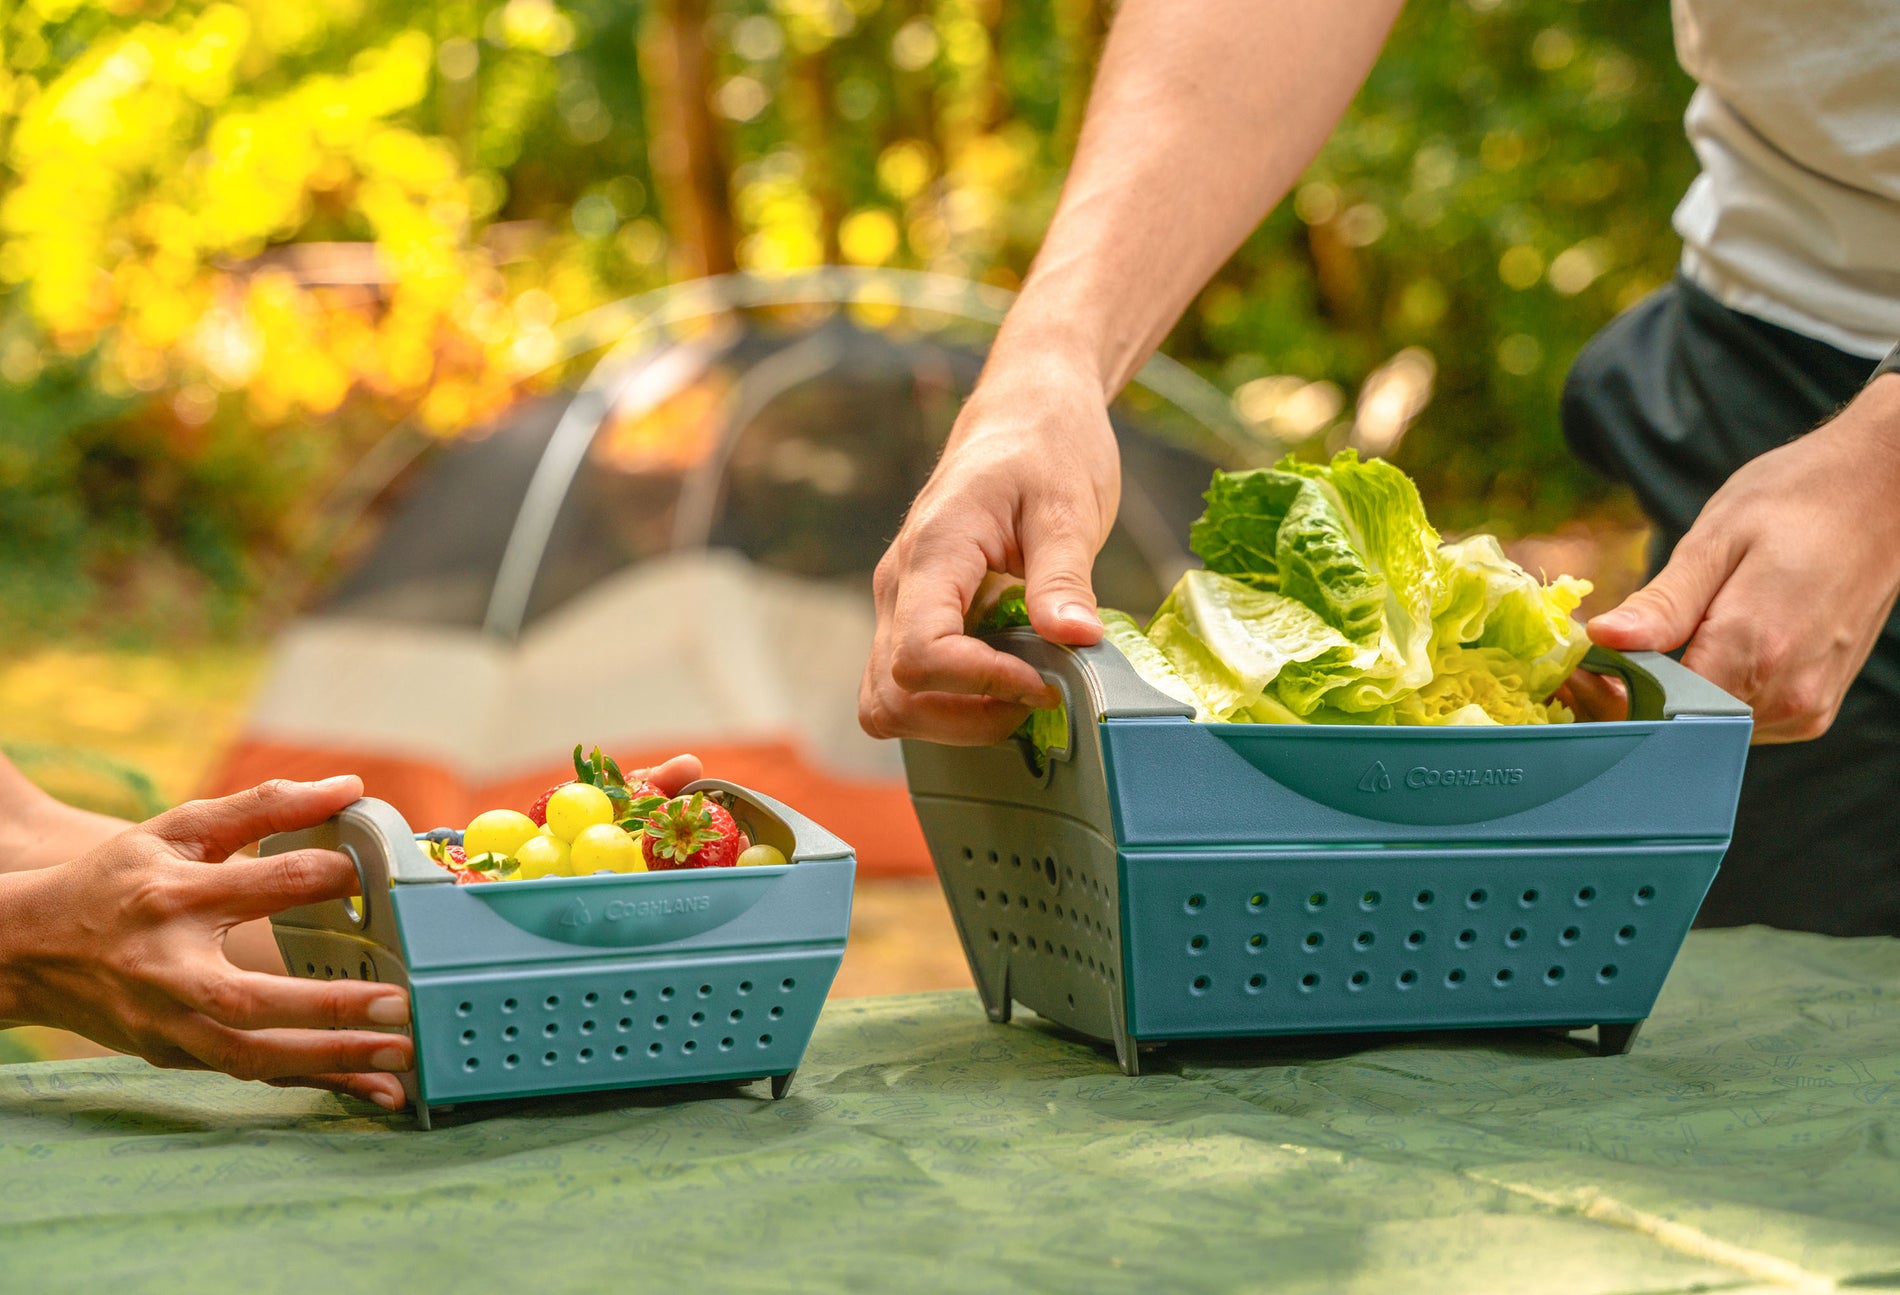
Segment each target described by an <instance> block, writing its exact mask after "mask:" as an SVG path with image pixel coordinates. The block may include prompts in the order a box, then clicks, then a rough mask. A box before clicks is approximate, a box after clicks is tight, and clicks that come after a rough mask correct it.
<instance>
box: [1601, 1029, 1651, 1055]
mask: <svg viewBox="0 0 1900 1295" xmlns="http://www.w3.org/2000/svg"><path fill="white" fill-rule="evenodd" d="M1642 1028H1643V1023H1642V1022H1641V1021H1624V1022H1620V1023H1617V1024H1611V1023H1610V1022H1607V1021H1605V1022H1603V1023H1602V1024H1600V1025H1598V1026H1597V1055H1598V1056H1599V1057H1621V1056H1624V1055H1626V1054H1627V1053H1628V1052H1629V1050H1630V1045H1632V1044H1634V1043H1635V1042H1636V1034H1637V1031H1639V1030H1641V1029H1642Z"/></svg>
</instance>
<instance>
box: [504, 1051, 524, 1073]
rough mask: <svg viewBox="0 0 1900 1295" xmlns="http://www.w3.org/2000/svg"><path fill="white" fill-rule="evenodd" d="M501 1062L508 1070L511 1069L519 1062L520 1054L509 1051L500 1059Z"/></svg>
mask: <svg viewBox="0 0 1900 1295" xmlns="http://www.w3.org/2000/svg"><path fill="white" fill-rule="evenodd" d="M501 1064H502V1065H503V1066H505V1067H507V1068H508V1069H509V1070H513V1069H514V1068H515V1067H516V1066H518V1065H520V1064H521V1056H520V1054H518V1053H514V1052H510V1053H509V1054H508V1055H507V1056H505V1057H503V1058H502V1059H501Z"/></svg>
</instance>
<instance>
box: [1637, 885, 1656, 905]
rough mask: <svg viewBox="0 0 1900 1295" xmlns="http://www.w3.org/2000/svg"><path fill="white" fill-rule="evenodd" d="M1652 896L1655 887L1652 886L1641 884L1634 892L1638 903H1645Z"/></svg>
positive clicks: (1653, 895)
mask: <svg viewBox="0 0 1900 1295" xmlns="http://www.w3.org/2000/svg"><path fill="white" fill-rule="evenodd" d="M1654 898H1656V888H1655V887H1654V886H1643V887H1641V888H1639V889H1638V890H1637V892H1636V902H1637V903H1639V904H1647V903H1648V902H1649V901H1650V900H1652V899H1654Z"/></svg>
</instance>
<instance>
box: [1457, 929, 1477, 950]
mask: <svg viewBox="0 0 1900 1295" xmlns="http://www.w3.org/2000/svg"><path fill="white" fill-rule="evenodd" d="M1477 939H1478V933H1477V932H1476V931H1473V930H1470V929H1469V928H1467V929H1466V930H1463V931H1460V932H1458V947H1459V948H1461V949H1469V948H1470V947H1471V946H1472V945H1473V944H1474V943H1475V942H1476V941H1477Z"/></svg>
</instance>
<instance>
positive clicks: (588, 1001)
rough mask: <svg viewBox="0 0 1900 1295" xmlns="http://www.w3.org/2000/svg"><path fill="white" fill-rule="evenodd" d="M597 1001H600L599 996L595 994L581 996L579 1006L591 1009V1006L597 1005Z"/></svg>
mask: <svg viewBox="0 0 1900 1295" xmlns="http://www.w3.org/2000/svg"><path fill="white" fill-rule="evenodd" d="M599 1001H600V995H599V994H595V993H586V994H582V995H581V1006H582V1007H592V1006H593V1005H594V1004H595V1003H598V1002H599Z"/></svg>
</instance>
